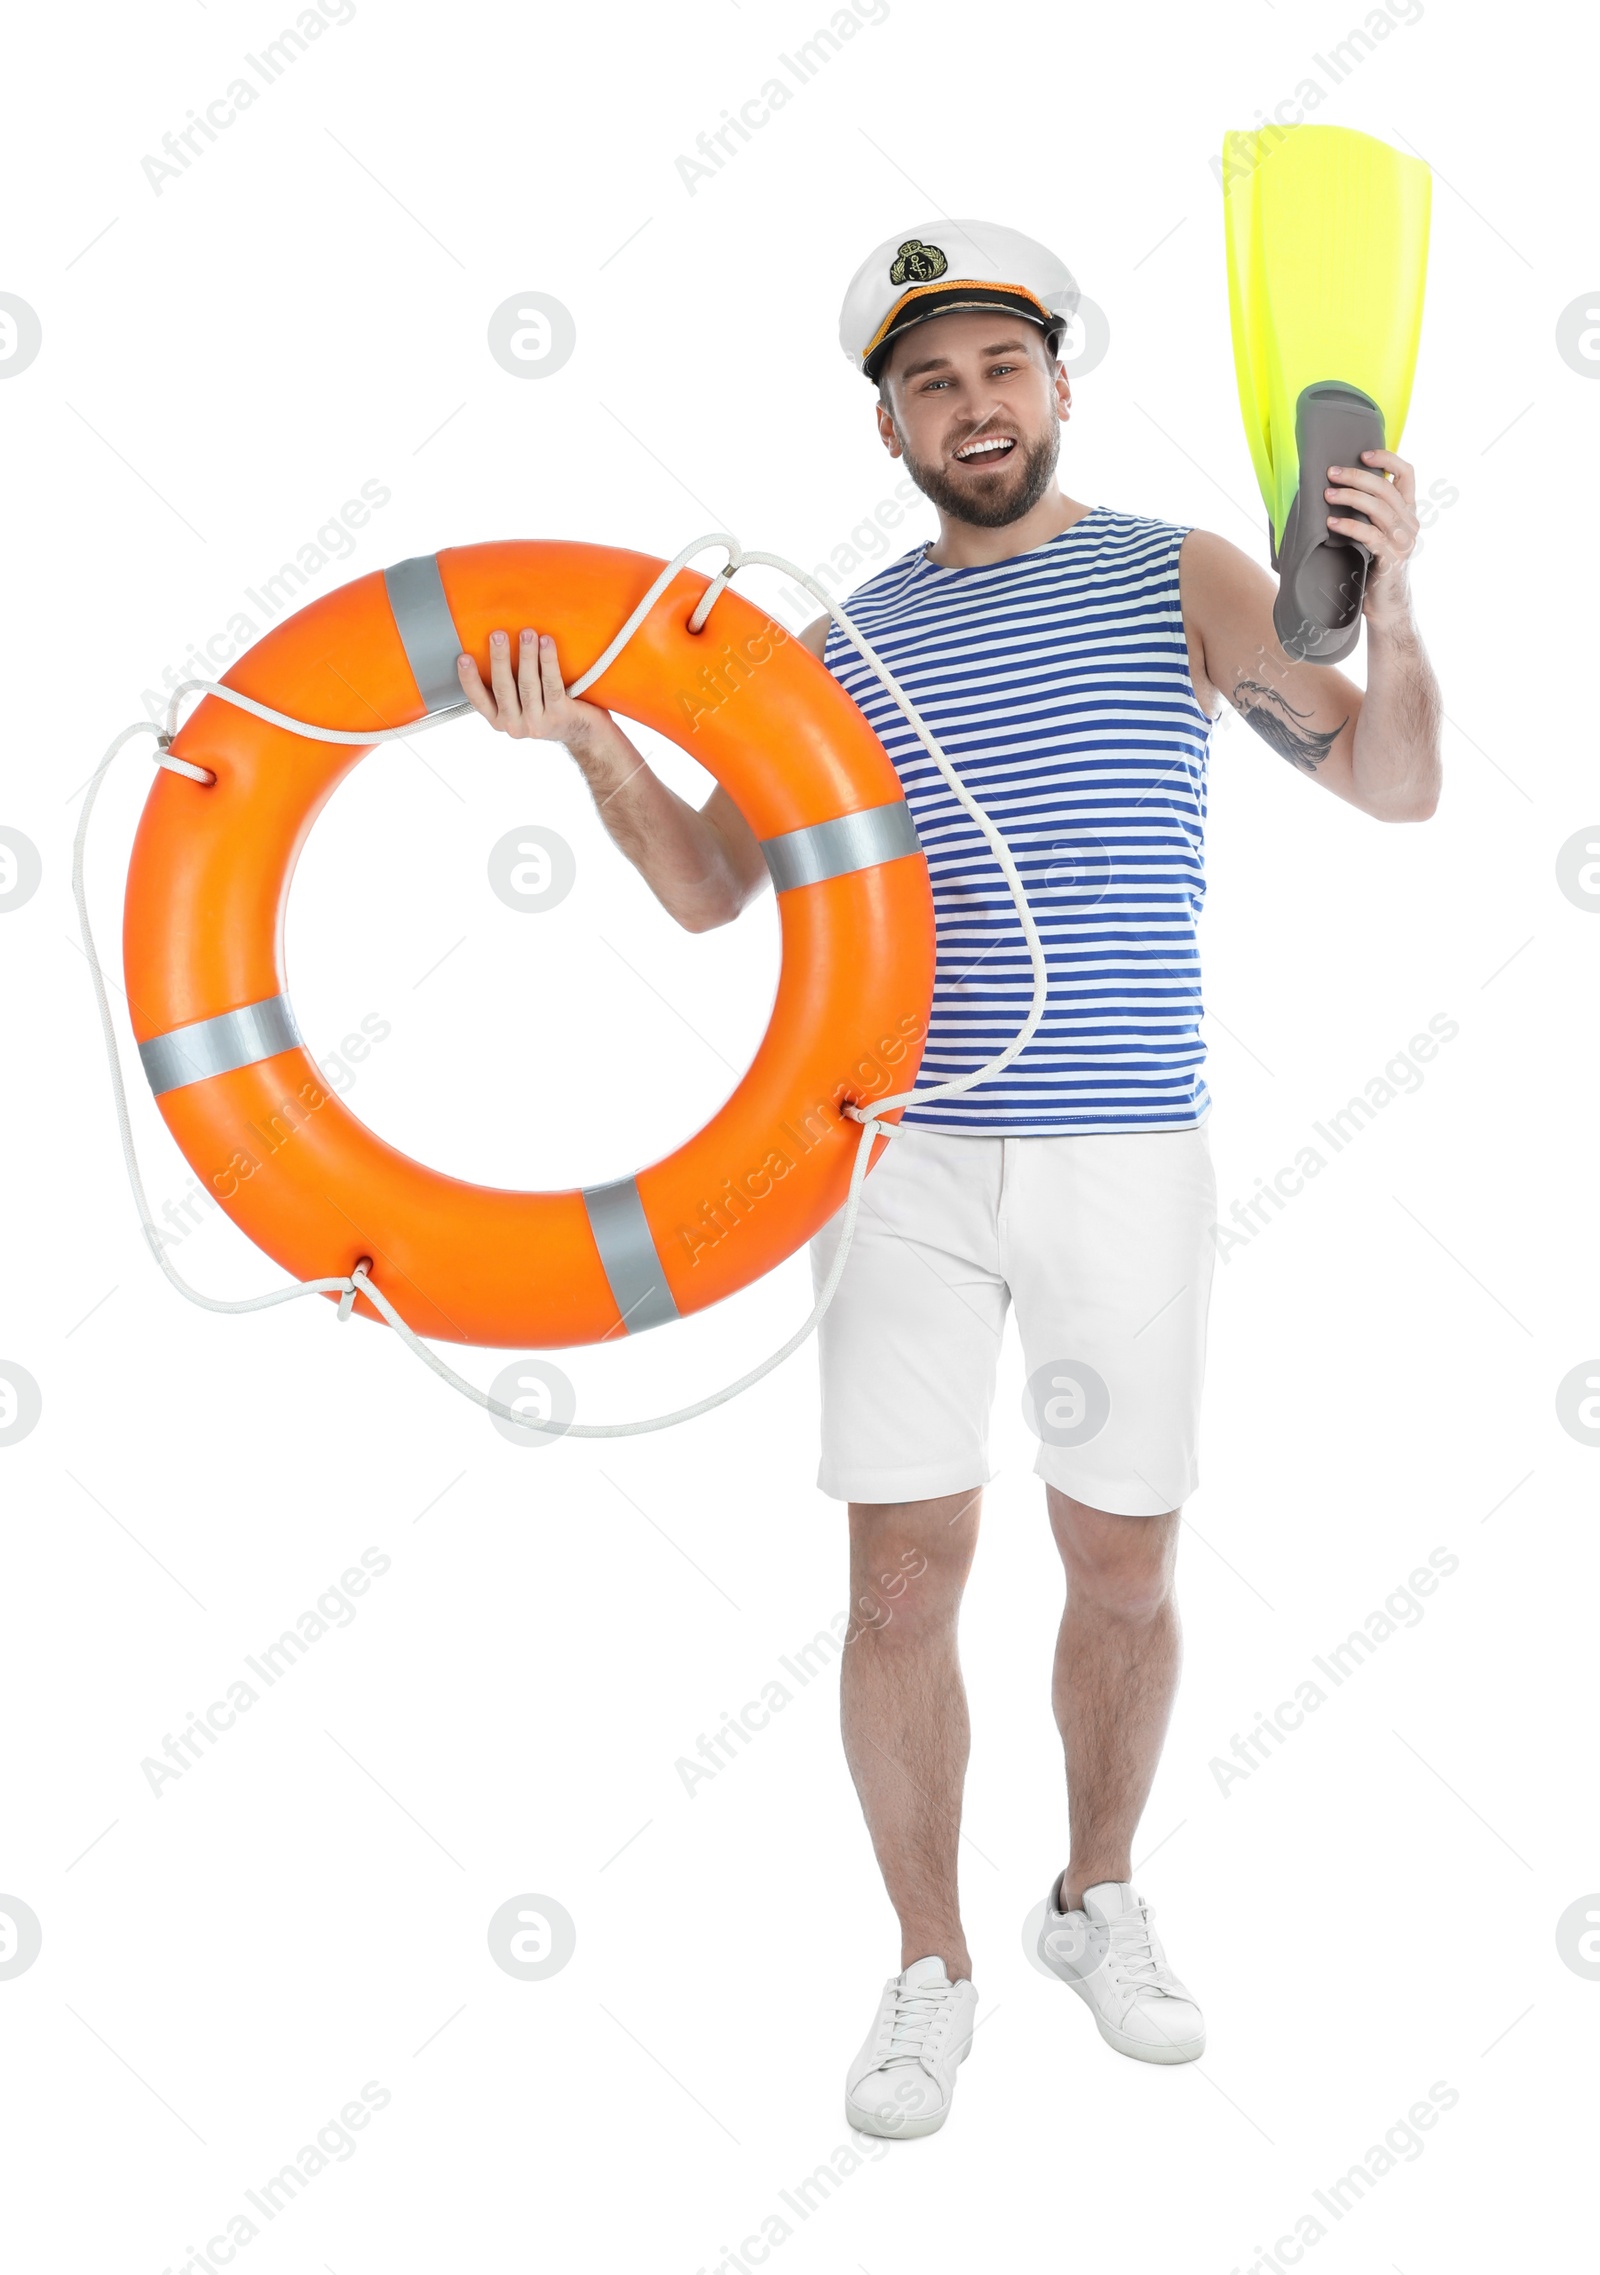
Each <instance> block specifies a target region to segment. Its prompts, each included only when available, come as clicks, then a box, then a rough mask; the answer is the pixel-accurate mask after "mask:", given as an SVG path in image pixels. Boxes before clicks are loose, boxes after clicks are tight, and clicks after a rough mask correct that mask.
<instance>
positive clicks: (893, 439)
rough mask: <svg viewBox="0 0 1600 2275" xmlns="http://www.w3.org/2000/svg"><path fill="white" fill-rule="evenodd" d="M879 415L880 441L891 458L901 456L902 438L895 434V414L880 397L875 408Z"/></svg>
mask: <svg viewBox="0 0 1600 2275" xmlns="http://www.w3.org/2000/svg"><path fill="white" fill-rule="evenodd" d="M875 408H876V410H877V414H878V439H879V440H880V441H881V442H882V444H883V447H884V449H885V450H886V451H887V452H888V453H889V456H890V457H891V458H898V457H899V456H900V437H899V435H898V434H897V433H896V432H895V424H894V414H893V413H892V412H891V411H890V409H889V406H888V404H887V403H885V402H884V400H883V398H882V396H881V395H880V396H879V398H878V401H877V404H876V406H875Z"/></svg>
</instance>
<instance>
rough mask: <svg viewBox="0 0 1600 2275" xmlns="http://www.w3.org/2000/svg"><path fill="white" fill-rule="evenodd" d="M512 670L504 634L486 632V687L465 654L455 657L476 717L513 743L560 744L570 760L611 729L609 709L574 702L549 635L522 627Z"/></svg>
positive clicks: (473, 664) (471, 661) (463, 689)
mask: <svg viewBox="0 0 1600 2275" xmlns="http://www.w3.org/2000/svg"><path fill="white" fill-rule="evenodd" d="M517 646H518V654H517V670H516V676H515V677H514V678H513V676H512V671H511V641H510V639H509V637H508V635H507V634H506V633H504V632H491V633H490V634H489V678H490V682H491V687H485V686H484V684H483V680H482V677H481V675H480V673H479V671H478V667H477V665H476V664H475V663H474V662H473V660H472V658H471V657H470V656H458V657H457V659H456V674H457V677H458V678H459V679H460V681H461V691H462V693H463V694H464V695H465V696H466V698H467V701H468V702H469V703H470V704H471V705H472V708H473V709H474V711H476V712H477V713H478V714H479V716H480V717H482V718H485V719H487V720H488V722H489V724H490V726H491V727H494V728H496V729H497V730H498V731H499V732H500V733H501V734H503V735H510V736H511V737H512V738H513V740H515V741H519V742H521V741H528V742H550V743H565V745H566V747H567V749H568V750H570V751H571V752H572V753H573V754H574V756H576V755H577V754H578V752H580V751H581V750H583V749H584V748H585V746H586V745H589V744H591V743H592V742H593V741H594V739H595V735H596V732H597V730H599V731H603V730H604V729H605V728H607V727H610V726H611V725H612V718H611V714H610V712H609V711H602V710H601V709H600V706H599V705H598V704H597V703H577V702H574V700H573V698H572V697H571V696H570V695H569V694H568V693H567V691H566V688H565V687H564V686H563V685H562V681H561V667H560V665H559V663H558V662H557V661H556V644H555V642H554V640H552V639H551V637H550V635H549V633H548V632H544V633H538V632H533V631H530V630H528V628H527V627H526V626H524V628H523V630H522V633H521V635H520V637H519V639H518V643H517Z"/></svg>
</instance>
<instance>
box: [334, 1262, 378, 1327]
mask: <svg viewBox="0 0 1600 2275" xmlns="http://www.w3.org/2000/svg"><path fill="white" fill-rule="evenodd" d="M371 1269H372V1258H371V1257H370V1256H358V1257H357V1259H356V1266H355V1270H354V1271H353V1272H352V1273H351V1274H350V1285H349V1286H348V1287H347V1288H346V1289H345V1291H344V1294H343V1295H342V1296H341V1297H340V1298H339V1317H340V1318H341V1319H348V1318H349V1316H350V1314H351V1312H352V1311H353V1310H354V1308H355V1300H356V1297H357V1296H358V1295H359V1294H360V1293H361V1287H362V1282H363V1280H364V1279H365V1277H366V1275H367V1273H368V1272H370V1271H371Z"/></svg>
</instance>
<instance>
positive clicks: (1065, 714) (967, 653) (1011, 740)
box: [825, 506, 1211, 1137]
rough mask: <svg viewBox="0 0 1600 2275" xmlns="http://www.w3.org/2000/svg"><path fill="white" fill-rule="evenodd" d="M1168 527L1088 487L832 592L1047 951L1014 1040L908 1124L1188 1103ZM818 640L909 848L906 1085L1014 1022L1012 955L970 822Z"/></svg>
mask: <svg viewBox="0 0 1600 2275" xmlns="http://www.w3.org/2000/svg"><path fill="white" fill-rule="evenodd" d="M1186 534H1187V533H1186V531H1185V530H1184V529H1182V528H1179V527H1177V526H1175V525H1174V524H1172V523H1170V522H1164V521H1149V520H1144V519H1141V518H1139V517H1137V516H1135V515H1132V514H1120V513H1112V512H1110V511H1109V510H1108V509H1107V508H1105V507H1100V506H1097V507H1095V508H1094V510H1093V511H1092V512H1091V513H1089V514H1087V515H1086V516H1085V517H1084V518H1083V519H1082V520H1081V521H1077V522H1074V523H1073V525H1072V527H1071V528H1070V529H1064V530H1062V531H1061V532H1060V534H1059V535H1058V536H1055V537H1052V538H1051V539H1049V540H1048V542H1047V543H1045V544H1043V545H1038V546H1035V547H1034V548H1033V549H1032V550H1031V551H1030V552H1027V553H1019V554H1017V555H1015V556H1014V557H1013V558H1012V559H1010V560H1008V561H995V562H991V563H988V564H987V565H985V566H983V567H979V568H967V569H947V568H941V567H939V566H938V564H937V563H935V562H933V561H930V560H929V559H928V558H927V555H926V553H925V552H924V551H923V549H922V548H921V547H920V546H919V547H918V549H917V550H916V551H915V552H913V553H908V554H906V555H905V556H904V557H903V558H902V559H901V560H898V561H895V562H893V563H891V565H890V566H889V567H888V568H886V569H883V570H881V571H880V572H879V574H878V575H877V576H875V577H872V578H870V579H869V580H868V582H867V583H866V584H864V585H862V586H861V587H860V589H859V590H858V591H857V592H855V593H853V594H852V595H851V596H850V599H849V601H848V602H847V604H846V605H847V606H848V608H849V611H850V614H851V617H852V618H853V620H854V621H855V623H856V624H857V625H858V626H859V627H860V629H861V630H862V632H864V633H865V635H866V637H867V638H868V639H869V640H870V641H871V642H872V644H873V646H874V647H875V648H876V649H877V650H878V652H879V654H880V655H881V656H882V657H883V659H884V661H885V662H886V663H887V664H888V666H889V668H890V670H891V671H892V672H893V673H894V675H895V677H896V678H897V679H898V680H899V682H900V684H901V686H902V687H903V688H904V689H905V691H906V693H907V694H908V695H909V696H910V697H911V700H912V701H913V702H914V703H915V704H916V706H917V708H918V710H919V711H920V712H921V714H922V717H923V718H924V720H925V721H926V722H927V725H928V727H929V730H930V731H931V733H932V734H933V735H934V737H935V738H936V740H937V741H938V743H939V746H940V748H941V749H942V750H943V752H944V754H945V756H946V758H947V759H948V760H949V761H950V764H951V765H952V766H953V767H954V769H955V771H956V772H957V774H959V776H960V777H961V780H962V782H963V783H964V784H965V785H966V787H967V789H968V790H969V791H970V792H971V794H972V795H973V796H974V797H975V798H976V799H977V800H978V803H979V804H980V805H981V806H982V807H983V808H984V810H985V811H986V812H987V813H988V815H989V816H990V818H991V820H992V821H993V822H994V823H995V825H996V827H997V828H998V829H999V831H1000V834H1001V835H1002V836H1003V837H1004V839H1005V841H1006V844H1007V846H1008V847H1009V849H1010V852H1011V856H1012V858H1013V860H1014V861H1015V862H1016V865H1017V868H1018V870H1019V872H1020V873H1021V876H1022V881H1023V884H1024V886H1025V887H1026V889H1027V894H1028V900H1029V904H1030V906H1031V907H1032V910H1033V914H1034V920H1035V922H1036V923H1037V925H1038V927H1039V932H1040V936H1041V938H1042V939H1043V941H1044V945H1045V951H1046V954H1047V956H1048V959H1049V965H1050V992H1049V1002H1048V1006H1047V1008H1046V1011H1045V1015H1044V1019H1043V1021H1042V1022H1041V1024H1040V1026H1039V1028H1038V1031H1037V1032H1036V1033H1035V1035H1034V1037H1033V1039H1032V1041H1031V1042H1030V1043H1029V1044H1028V1046H1027V1048H1026V1049H1025V1050H1024V1051H1023V1052H1022V1053H1021V1054H1020V1055H1019V1056H1018V1057H1017V1058H1014V1059H1013V1060H1012V1061H1011V1064H1010V1065H1009V1066H1007V1067H1005V1068H1003V1069H1002V1070H1001V1072H1000V1073H999V1074H998V1075H994V1076H991V1078H990V1079H989V1080H988V1081H987V1082H982V1083H979V1084H978V1085H976V1087H975V1088H973V1089H971V1090H968V1091H964V1092H962V1093H960V1094H959V1095H956V1096H953V1097H949V1098H943V1099H940V1100H938V1101H937V1102H936V1103H935V1104H933V1105H931V1106H908V1107H907V1108H906V1111H905V1115H904V1119H905V1120H906V1121H907V1122H908V1123H913V1124H919V1125H921V1126H923V1127H925V1128H928V1129H936V1130H950V1131H956V1132H961V1133H965V1134H966V1135H968V1136H986V1137H1059V1136H1063V1135H1066V1134H1069V1133H1071V1132H1074V1131H1076V1132H1090V1131H1108V1130H1175V1129H1190V1128H1192V1127H1193V1126H1194V1125H1195V1124H1196V1123H1197V1122H1200V1121H1202V1120H1203V1119H1204V1117H1205V1115H1206V1113H1207V1112H1208V1110H1209V1108H1210V1104H1211V1098H1210V1093H1209V1091H1208V1090H1207V1088H1206V1084H1205V1077H1204V1073H1203V1071H1202V1068H1203V1062H1204V1058H1205V1045H1204V1043H1203V1042H1202V1041H1201V1039H1200V1018H1201V1009H1202V1006H1201V1000H1200V961H1199V951H1198V944H1197V941H1196V938H1195V921H1196V918H1197V917H1198V916H1199V913H1200V905H1201V901H1202V898H1203V896H1204V893H1205V870H1204V859H1203V848H1204V830H1205V815H1206V760H1207V753H1208V748H1209V744H1210V736H1211V721H1210V720H1209V719H1208V718H1207V716H1206V714H1205V712H1204V711H1203V710H1202V709H1201V707H1200V704H1199V702H1198V701H1197V700H1196V697H1195V692H1194V686H1193V682H1192V681H1191V679H1190V676H1189V655H1188V646H1187V642H1186V639H1185V636H1184V627H1183V612H1182V608H1181V606H1180V603H1179V596H1178V552H1179V548H1180V546H1181V545H1182V543H1183V539H1184V537H1185V535H1186ZM825 660H826V663H827V666H828V669H829V670H830V671H831V672H832V673H833V674H834V676H835V678H836V679H838V681H839V682H840V684H841V685H842V686H843V687H844V688H846V689H847V690H848V692H849V693H850V695H852V696H853V697H854V699H855V701H856V703H857V704H858V705H859V707H860V709H861V710H862V711H863V712H864V713H865V714H866V716H867V718H868V719H869V720H870V722H871V724H872V726H873V728H874V730H875V731H876V733H877V735H878V737H879V739H880V740H881V742H882V743H883V745H884V747H885V749H886V750H887V751H888V753H889V756H890V758H891V759H892V760H893V762H894V766H895V769H896V771H897V773H898V774H899V776H900V780H901V783H902V785H903V787H904V790H905V796H906V802H907V804H908V805H909V807H910V809H911V815H912V819H913V820H914V822H915V823H916V828H917V835H918V837H919V838H920V839H921V841H922V848H923V851H924V853H925V854H926V855H927V859H928V870H929V874H930V876H931V878H932V882H933V905H934V920H935V926H936V932H937V959H936V975H935V980H934V993H933V1009H932V1014H931V1017H930V1020H929V1026H928V1040H927V1045H926V1048H925V1049H924V1052H923V1056H922V1065H921V1068H920V1070H919V1072H918V1075H917V1085H918V1087H919V1088H923V1089H926V1088H929V1087H931V1086H932V1085H933V1084H936V1083H939V1082H944V1081H947V1080H948V1079H949V1078H950V1077H951V1076H952V1075H955V1074H964V1073H967V1072H969V1071H970V1070H971V1069H972V1068H973V1067H975V1066H981V1065H983V1063H984V1062H985V1061H986V1060H987V1059H991V1058H993V1057H994V1056H995V1055H996V1053H997V1052H999V1051H1001V1050H1003V1049H1004V1047H1005V1046H1006V1044H1007V1043H1009V1042H1010V1041H1011V1040H1012V1038H1013V1037H1014V1036H1015V1034H1016V1032H1017V1030H1018V1028H1019V1027H1020V1026H1021V1024H1022V1022H1023V1020H1024V1019H1025V1018H1026V1016H1027V1012H1028V1006H1029V1004H1030V1002H1031V1000H1032V996H1033V965H1032V960H1031V958H1030V956H1029V954H1028V944H1027V941H1026V940H1025V938H1024V937H1023V932H1022V927H1021V924H1020V923H1019V922H1018V919H1017V913H1016V906H1015V903H1014V902H1013V901H1012V898H1011V894H1010V891H1009V889H1008V887H1007V885H1006V882H1005V879H1004V877H1003V876H1002V875H1001V873H1000V867H999V864H998V863H997V862H996V860H995V858H994V855H993V853H992V852H991V851H990V849H989V846H988V844H987V842H986V840H985V839H984V837H983V834H982V832H981V831H980V830H979V828H978V826H977V824H976V823H975V822H974V821H973V820H972V818H971V817H970V815H968V814H967V813H966V812H965V810H964V809H963V808H962V807H961V806H960V805H959V804H958V803H957V802H956V799H955V798H954V796H953V795H952V793H951V791H950V789H949V786H948V784H947V783H946V782H945V780H944V778H943V776H942V775H941V774H940V773H939V771H938V769H937V767H936V766H935V765H934V763H933V761H932V759H931V758H930V757H929V756H928V754H927V752H926V750H925V749H924V748H923V746H922V744H921V743H920V742H919V741H918V739H917V737H916V736H915V734H914V733H913V732H912V730H911V728H910V726H909V725H908V723H907V721H906V719H905V716H904V714H903V713H902V712H901V710H900V708H899V706H898V705H897V704H896V703H895V701H894V699H893V697H892V696H890V695H889V693H888V691H887V690H886V689H885V687H884V686H883V683H882V681H881V680H879V678H878V677H877V674H876V673H875V672H874V671H873V669H872V667H871V665H870V664H868V663H867V662H865V660H864V659H863V658H862V657H861V656H860V655H858V654H857V652H856V650H855V649H854V648H853V647H852V646H851V645H850V643H849V641H848V640H847V639H846V638H845V636H844V634H843V633H842V632H841V631H840V630H839V627H838V626H837V625H836V624H835V625H833V626H831V627H830V630H829V633H828V641H827V649H826V656H825Z"/></svg>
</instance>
